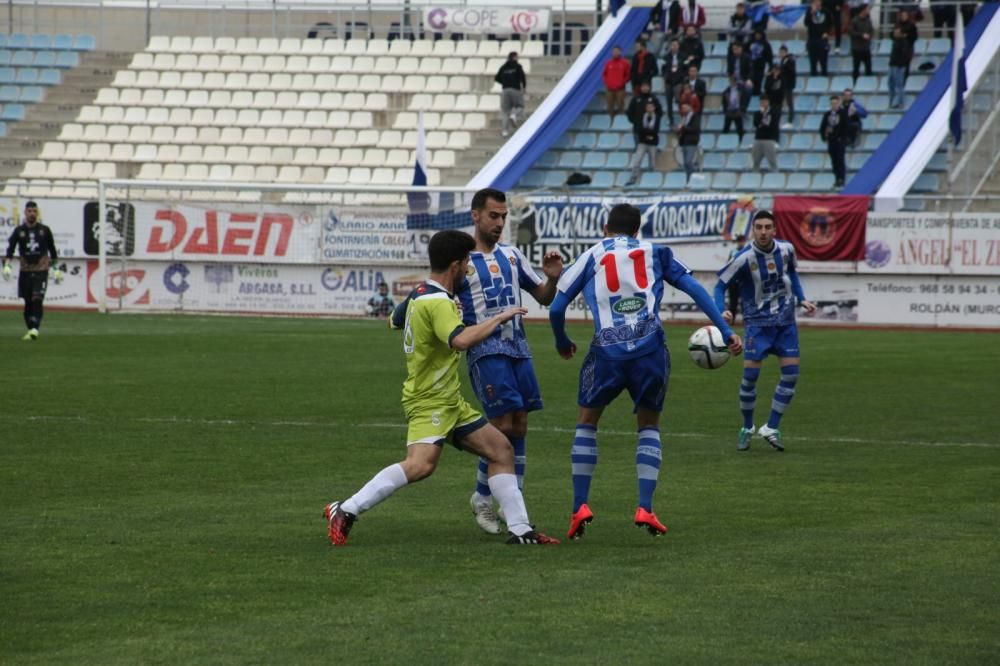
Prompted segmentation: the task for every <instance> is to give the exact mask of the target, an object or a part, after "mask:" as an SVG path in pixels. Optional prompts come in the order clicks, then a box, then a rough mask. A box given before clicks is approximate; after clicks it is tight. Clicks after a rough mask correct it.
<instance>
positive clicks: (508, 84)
mask: <svg viewBox="0 0 1000 666" xmlns="http://www.w3.org/2000/svg"><path fill="white" fill-rule="evenodd" d="M493 80H494V81H496V82H497V83H499V84H500V87H501V88H515V89H517V90H524V89H525V88H526V87H527V85H528V79H527V77H525V76H524V68H523V67H521V63H519V62H513V61H511V60H508V61H507V62H505V63H504V64H502V65H500V70H499V71H498V72H497V75H496V76H494V77H493Z"/></svg>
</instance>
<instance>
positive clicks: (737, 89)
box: [722, 76, 746, 143]
mask: <svg viewBox="0 0 1000 666" xmlns="http://www.w3.org/2000/svg"><path fill="white" fill-rule="evenodd" d="M745 94H746V86H744V85H742V84H740V82H739V81H738V80H737V79H736V77H735V76H730V77H729V87H727V88H726V89H725V90H723V91H722V113H723V114H724V115H725V118H726V120H725V122H724V123H723V125H722V133H723V134H728V133H729V128H730V127H732V126H733V125H735V126H736V136H738V137H739V139H740V143H743V108H744V106H743V96H744V95H745Z"/></svg>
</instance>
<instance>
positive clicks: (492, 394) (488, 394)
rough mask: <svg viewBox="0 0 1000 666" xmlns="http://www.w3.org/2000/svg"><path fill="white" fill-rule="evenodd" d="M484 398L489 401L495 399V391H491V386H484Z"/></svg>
mask: <svg viewBox="0 0 1000 666" xmlns="http://www.w3.org/2000/svg"><path fill="white" fill-rule="evenodd" d="M486 397H487V398H489V399H490V400H492V399H493V398H495V397H496V391H495V390H494V389H493V384H487V385H486Z"/></svg>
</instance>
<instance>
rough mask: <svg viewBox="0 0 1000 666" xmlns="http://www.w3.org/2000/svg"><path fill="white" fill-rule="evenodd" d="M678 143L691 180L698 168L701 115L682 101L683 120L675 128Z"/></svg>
mask: <svg viewBox="0 0 1000 666" xmlns="http://www.w3.org/2000/svg"><path fill="white" fill-rule="evenodd" d="M674 131H675V132H676V133H677V145H679V146H680V147H681V154H682V155H683V156H684V173H686V174H687V179H688V180H691V174H693V173H694V172H695V171H696V170H697V168H698V144H699V143H701V117H700V116H699V115H698V114H697V113H695V112H694V110H693V109H692V108H691V107H690V106H689V105H687V104H684V103H681V120H680V122H679V123H678V124H677V127H676V128H675V129H674Z"/></svg>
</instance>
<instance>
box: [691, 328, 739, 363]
mask: <svg viewBox="0 0 1000 666" xmlns="http://www.w3.org/2000/svg"><path fill="white" fill-rule="evenodd" d="M688 353H689V354H691V360H692V361H694V363H695V365H697V366H698V367H699V368H705V369H706V370H715V369H716V368H721V367H722V366H724V365H725V364H726V361H728V360H729V348H728V347H727V346H726V341H725V340H723V339H722V331H720V330H719V329H718V328H716V327H715V326H702V327H701V328H699V329H698V330H697V331H695V332H694V333H692V334H691V337H690V338H688Z"/></svg>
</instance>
